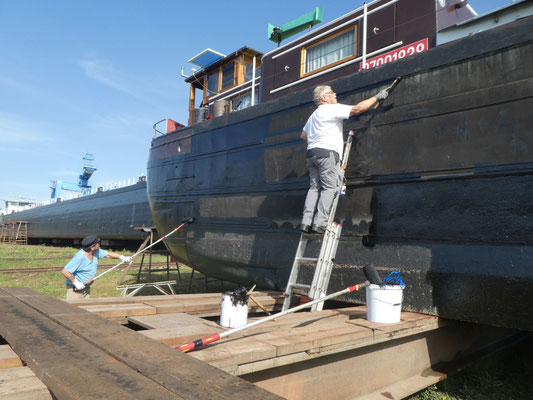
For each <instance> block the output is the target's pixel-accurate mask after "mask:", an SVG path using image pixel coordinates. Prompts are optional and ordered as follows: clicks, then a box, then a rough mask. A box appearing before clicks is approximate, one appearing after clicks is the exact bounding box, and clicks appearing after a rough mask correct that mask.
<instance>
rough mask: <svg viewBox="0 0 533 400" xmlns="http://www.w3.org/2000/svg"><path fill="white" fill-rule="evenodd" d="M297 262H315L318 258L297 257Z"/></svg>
mask: <svg viewBox="0 0 533 400" xmlns="http://www.w3.org/2000/svg"><path fill="white" fill-rule="evenodd" d="M297 260H298V261H307V262H317V261H318V258H314V257H298V258H297Z"/></svg>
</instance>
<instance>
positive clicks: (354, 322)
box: [128, 306, 446, 375]
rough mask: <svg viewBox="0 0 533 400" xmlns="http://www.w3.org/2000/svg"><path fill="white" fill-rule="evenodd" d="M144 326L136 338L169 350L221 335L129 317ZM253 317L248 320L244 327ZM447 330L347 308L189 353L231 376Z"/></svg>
mask: <svg viewBox="0 0 533 400" xmlns="http://www.w3.org/2000/svg"><path fill="white" fill-rule="evenodd" d="M128 319H129V321H131V322H133V323H135V324H137V325H140V326H143V327H146V328H148V330H145V331H139V333H141V334H143V335H145V336H148V337H151V338H153V339H156V340H159V341H161V342H163V343H165V344H167V345H169V346H179V345H181V344H184V343H187V342H189V341H192V340H195V339H199V338H202V337H205V336H207V335H211V334H213V333H217V332H221V331H224V330H225V329H224V328H222V327H220V325H218V324H217V323H215V322H212V321H208V320H205V319H202V318H199V317H197V316H191V315H187V314H180V313H178V314H167V315H146V316H134V317H129V318H128ZM255 319H257V318H249V322H251V321H253V320H255ZM445 325H446V321H443V320H439V319H438V318H437V317H434V316H428V315H422V314H416V313H409V312H403V313H402V319H401V321H400V322H399V323H396V324H377V323H372V322H369V321H367V320H366V307H364V306H358V307H349V308H343V309H336V310H323V311H321V312H315V313H310V312H299V313H295V314H289V315H285V316H283V317H281V318H277V319H276V320H274V321H269V322H267V323H265V324H262V325H259V326H256V327H253V328H250V329H248V330H244V331H242V332H239V333H237V334H235V335H233V336H230V337H228V338H226V339H223V340H221V341H220V342H217V343H215V344H213V345H212V346H207V347H206V348H204V349H202V350H200V351H194V352H191V353H189V354H190V355H191V356H192V357H194V358H196V359H199V360H203V361H205V362H207V363H209V364H211V365H213V366H216V367H218V368H220V369H222V370H225V371H226V372H228V373H231V374H234V375H243V374H248V373H252V372H256V371H260V370H265V369H270V368H275V367H279V366H281V365H287V364H292V363H296V362H300V361H307V360H310V359H313V358H317V357H323V356H326V355H329V354H335V353H341V352H345V351H350V350H353V349H356V348H361V347H365V346H369V345H375V344H378V343H381V342H384V341H389V340H392V339H397V338H401V337H406V336H410V335H413V334H417V333H420V332H427V331H431V330H434V329H437V328H440V327H443V326H445Z"/></svg>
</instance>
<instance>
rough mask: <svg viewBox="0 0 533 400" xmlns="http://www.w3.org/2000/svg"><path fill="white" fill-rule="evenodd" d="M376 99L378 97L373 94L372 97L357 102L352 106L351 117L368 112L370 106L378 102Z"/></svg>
mask: <svg viewBox="0 0 533 400" xmlns="http://www.w3.org/2000/svg"><path fill="white" fill-rule="evenodd" d="M376 101H377V99H376V97H375V96H372V97H371V98H369V99H366V100H363V101H361V102H360V103H357V104H356V105H354V106H352V109H351V110H350V117H352V116H354V115H359V114H362V113H364V112H367V111H368V110H369V109H370V107H372V105H373V104H375V103H376Z"/></svg>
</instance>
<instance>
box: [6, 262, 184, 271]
mask: <svg viewBox="0 0 533 400" xmlns="http://www.w3.org/2000/svg"><path fill="white" fill-rule="evenodd" d="M139 265H140V264H139V263H133V264H132V265H131V267H132V268H138V267H139ZM166 266H167V263H166V262H152V272H154V267H155V268H157V269H161V268H160V267H165V268H164V270H165V271H166ZM112 267H113V265H103V266H101V267H98V271H101V272H104V271H106V270H108V269H110V268H112ZM143 267H144V268H148V264H147V263H145V264H144V265H143ZM126 268H127V265H123V266H120V267H117V270H124V269H126ZM62 269H63V267H56V266H50V267H34V268H32V267H26V268H9V269H0V273H2V274H39V273H45V272H60V271H61V270H62ZM173 269H175V267H174V266H173V265H170V270H173Z"/></svg>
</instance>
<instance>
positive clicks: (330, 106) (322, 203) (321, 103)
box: [282, 78, 400, 311]
mask: <svg viewBox="0 0 533 400" xmlns="http://www.w3.org/2000/svg"><path fill="white" fill-rule="evenodd" d="M399 80H400V78H397V79H396V80H395V81H394V82H393V84H392V85H391V86H389V87H388V88H386V89H384V90H382V91H380V92H379V93H378V94H376V95H375V96H372V97H371V98H369V99H367V100H363V101H362V102H360V103H358V104H356V105H354V106H347V105H343V104H337V95H336V94H335V92H334V91H333V90H331V87H329V86H318V87H316V88H315V90H314V94H313V95H314V100H315V103H316V104H317V105H318V108H317V109H316V110H315V112H313V114H312V115H311V116H310V117H309V120H308V121H307V123H306V124H305V126H304V128H303V131H302V135H301V138H302V139H303V140H306V141H307V157H306V164H307V168H308V169H309V177H310V181H311V187H310V188H309V192H308V193H307V198H306V199H305V207H304V215H303V219H302V225H301V227H300V230H301V231H302V234H301V235H300V241H299V243H298V248H297V249H296V255H295V257H294V261H293V264H292V268H291V273H290V276H289V281H288V282H287V287H286V289H285V299H284V301H283V307H282V310H283V311H285V310H287V309H288V308H289V307H290V305H291V302H292V296H293V294H294V293H295V291H296V290H298V291H301V290H303V291H305V292H306V293H307V295H308V297H310V298H311V299H314V300H316V299H320V298H323V297H325V296H326V293H327V289H328V285H329V278H330V276H331V271H332V268H333V263H334V261H335V255H336V253H337V246H338V245H339V240H340V236H341V231H342V225H341V224H339V223H336V222H334V218H335V211H336V209H337V202H338V198H339V196H338V193H339V187H340V185H341V184H342V180H343V179H344V172H345V168H346V165H347V164H348V157H349V155H350V149H351V146H352V139H353V132H351V131H350V134H349V136H348V141H347V142H346V149H345V150H344V155H343V154H342V150H343V147H344V141H343V135H342V125H343V121H344V120H345V119H348V118H350V117H351V116H352V115H357V114H362V113H364V112H366V111H368V110H369V109H370V108H371V107H372V106H374V108H375V107H376V106H377V105H379V103H380V102H381V101H382V100H384V99H386V98H387V96H388V95H389V92H390V90H391V89H392V88H393V87H394V85H396V84H397V83H398V82H399ZM341 159H342V168H341V164H340V163H339V161H341ZM310 232H314V233H319V234H324V236H323V239H322V244H321V247H320V252H319V254H318V257H309V256H306V254H305V250H306V247H307V242H308V239H309V238H308V235H307V233H310ZM302 264H314V265H315V269H314V274H313V280H312V282H311V283H310V284H309V283H303V282H300V280H299V271H300V266H301V265H302ZM323 305H324V303H323V302H319V303H316V304H314V305H313V307H312V308H311V311H320V310H322V307H323Z"/></svg>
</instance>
